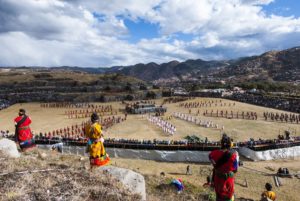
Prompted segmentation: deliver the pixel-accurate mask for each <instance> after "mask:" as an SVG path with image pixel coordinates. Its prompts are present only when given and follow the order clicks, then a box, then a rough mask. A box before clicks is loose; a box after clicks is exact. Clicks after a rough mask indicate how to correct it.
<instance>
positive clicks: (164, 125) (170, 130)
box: [147, 114, 176, 135]
mask: <svg viewBox="0 0 300 201" xmlns="http://www.w3.org/2000/svg"><path fill="white" fill-rule="evenodd" d="M147 119H148V121H150V122H151V123H152V124H154V125H156V126H158V127H159V128H161V129H162V130H163V131H164V132H165V133H167V134H169V135H174V134H175V132H176V127H175V126H174V125H172V124H171V123H170V122H167V121H164V120H163V119H161V118H160V117H156V116H152V115H150V114H149V116H148V117H147Z"/></svg>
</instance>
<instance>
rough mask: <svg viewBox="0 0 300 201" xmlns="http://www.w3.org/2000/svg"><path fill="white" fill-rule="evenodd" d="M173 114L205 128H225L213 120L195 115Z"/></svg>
mask: <svg viewBox="0 0 300 201" xmlns="http://www.w3.org/2000/svg"><path fill="white" fill-rule="evenodd" d="M173 116H174V117H175V118H177V119H181V120H184V121H187V122H191V123H194V124H196V125H199V126H201V127H204V128H215V129H221V130H224V129H225V127H224V126H219V125H218V124H216V123H214V122H213V121H208V120H202V119H199V118H197V117H195V116H192V115H189V114H185V113H180V112H174V113H173Z"/></svg>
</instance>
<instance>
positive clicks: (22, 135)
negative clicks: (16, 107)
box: [15, 116, 32, 142]
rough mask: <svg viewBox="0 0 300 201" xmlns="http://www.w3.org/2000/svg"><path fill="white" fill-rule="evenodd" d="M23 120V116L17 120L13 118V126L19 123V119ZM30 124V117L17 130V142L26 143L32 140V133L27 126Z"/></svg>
mask: <svg viewBox="0 0 300 201" xmlns="http://www.w3.org/2000/svg"><path fill="white" fill-rule="evenodd" d="M22 118H23V116H18V117H17V118H15V125H17V123H18V122H19V121H21V119H22ZM30 124H31V119H30V117H28V116H27V118H26V120H25V121H24V122H23V123H22V124H21V125H20V126H19V127H18V128H17V137H18V138H17V139H18V140H19V141H21V142H22V141H26V140H30V139H31V138H32V133H31V129H30V128H29V125H30Z"/></svg>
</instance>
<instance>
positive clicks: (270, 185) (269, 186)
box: [265, 183, 272, 191]
mask: <svg viewBox="0 0 300 201" xmlns="http://www.w3.org/2000/svg"><path fill="white" fill-rule="evenodd" d="M265 187H266V189H267V190H268V191H270V190H272V184H270V183H266V185H265Z"/></svg>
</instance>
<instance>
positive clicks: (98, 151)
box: [85, 113, 110, 167]
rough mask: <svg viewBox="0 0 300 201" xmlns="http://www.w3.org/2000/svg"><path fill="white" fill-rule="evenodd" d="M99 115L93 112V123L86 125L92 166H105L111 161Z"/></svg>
mask: <svg viewBox="0 0 300 201" xmlns="http://www.w3.org/2000/svg"><path fill="white" fill-rule="evenodd" d="M98 121H99V116H98V115H97V113H93V114H92V116H91V123H89V124H87V125H86V127H85V135H86V137H87V138H88V152H89V153H90V164H91V166H92V167H93V166H103V165H107V164H109V162H110V158H109V156H108V154H107V153H106V151H105V148H104V145H103V143H104V139H103V135H102V129H101V125H100V124H99V122H98Z"/></svg>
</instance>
